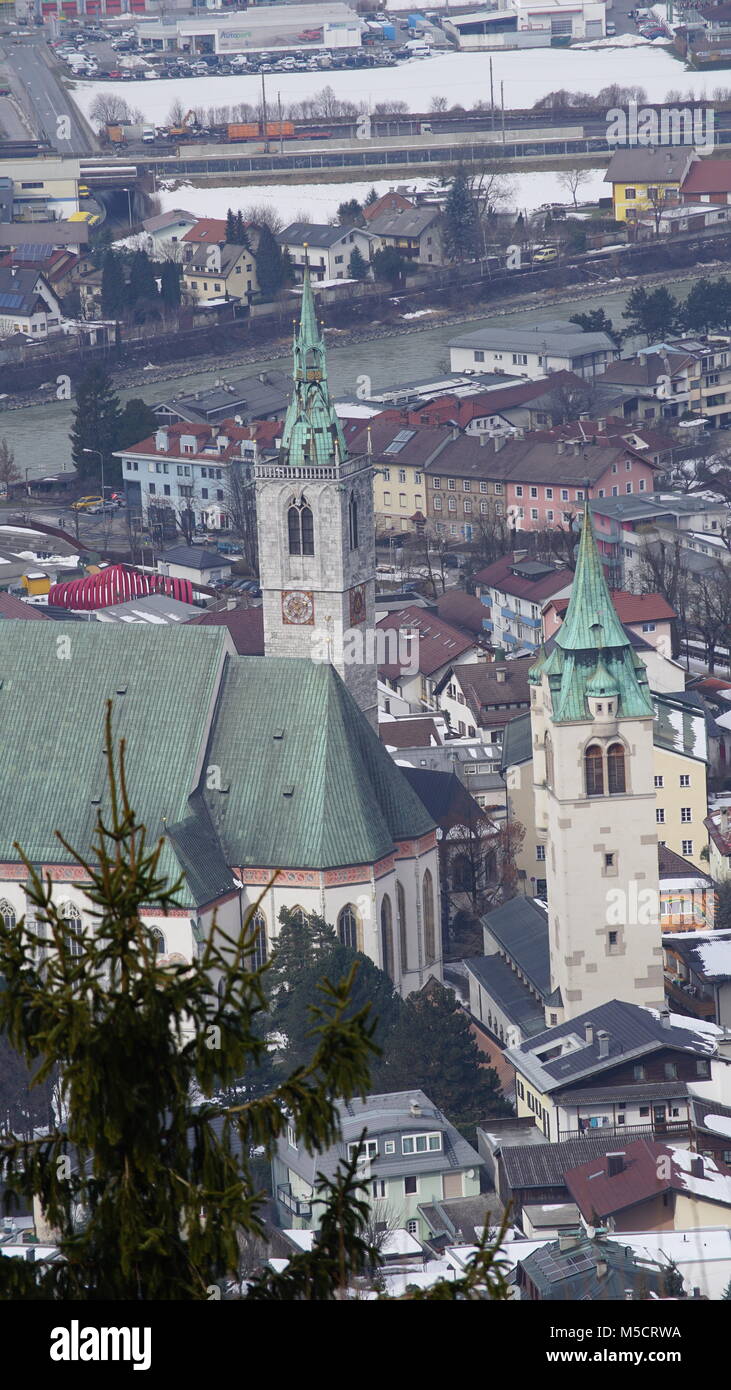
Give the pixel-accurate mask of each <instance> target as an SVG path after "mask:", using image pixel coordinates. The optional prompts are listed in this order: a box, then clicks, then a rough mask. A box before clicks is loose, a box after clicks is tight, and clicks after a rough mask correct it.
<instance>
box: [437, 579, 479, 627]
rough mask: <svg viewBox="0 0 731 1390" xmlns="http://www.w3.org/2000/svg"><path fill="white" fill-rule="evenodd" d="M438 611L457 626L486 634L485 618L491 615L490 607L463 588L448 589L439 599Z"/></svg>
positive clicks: (442, 616)
mask: <svg viewBox="0 0 731 1390" xmlns="http://www.w3.org/2000/svg"><path fill="white" fill-rule="evenodd" d="M437 613H438V614H439V616H440V618H445V619H446V621H447V622H448V623H454V625H455V627H460V628H463V629H464V630H465V631H466V632H468V633H474V634H477V633H480V634H481V635H482V636H483V637H484V635H485V627H484V619H485V618H489V617H490V609H489V607H488V605H487V604H485V603H482V602H481V600H480V599H479V598H475V597H474V596H473V595H472V594H465V593H463V592H462V590H461V589H448V590H447V592H446V594H442V596H441V598H439V599H437Z"/></svg>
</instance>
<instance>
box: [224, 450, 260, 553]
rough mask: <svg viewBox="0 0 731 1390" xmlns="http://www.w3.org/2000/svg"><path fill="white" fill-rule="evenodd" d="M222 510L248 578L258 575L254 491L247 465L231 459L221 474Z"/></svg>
mask: <svg viewBox="0 0 731 1390" xmlns="http://www.w3.org/2000/svg"><path fill="white" fill-rule="evenodd" d="M225 477H226V481H225V484H224V489H223V491H224V502H223V503H222V504H221V505H222V508H223V509H224V510H225V511H226V512H227V513H228V515H229V518H230V520H231V529H232V531H233V533H234V535H235V536H236V537H237V538H238V539H239V540H240V541H241V548H242V551H243V555H244V559H245V560H246V563H247V564H248V566H249V569H250V570H251V572H252V574H258V573H259V542H258V537H257V527H256V488H255V484H254V479H253V468H252V465H251V463H247V462H245V461H244V460H243V459H242V460H241V461H239V460H238V459H232V460H231V462H230V464H229V466H228V468H227V469H226V473H225Z"/></svg>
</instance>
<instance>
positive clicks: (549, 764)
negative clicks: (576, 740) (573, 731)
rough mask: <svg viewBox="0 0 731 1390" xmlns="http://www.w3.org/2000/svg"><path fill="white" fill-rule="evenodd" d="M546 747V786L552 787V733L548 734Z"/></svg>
mask: <svg viewBox="0 0 731 1390" xmlns="http://www.w3.org/2000/svg"><path fill="white" fill-rule="evenodd" d="M544 749H545V754H546V786H547V787H552V786H553V743H552V741H551V735H550V734H546V741H545V743H544Z"/></svg>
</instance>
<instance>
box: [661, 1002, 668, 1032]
mask: <svg viewBox="0 0 731 1390" xmlns="http://www.w3.org/2000/svg"><path fill="white" fill-rule="evenodd" d="M660 1027H661V1028H669V1027H670V1010H669V1009H668V1008H667V1006H666V1007H665V1008H662V1009H661V1010H660Z"/></svg>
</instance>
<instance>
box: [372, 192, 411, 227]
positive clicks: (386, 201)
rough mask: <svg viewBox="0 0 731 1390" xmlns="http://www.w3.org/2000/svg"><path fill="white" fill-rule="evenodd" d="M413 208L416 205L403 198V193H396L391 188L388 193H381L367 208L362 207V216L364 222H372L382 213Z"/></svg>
mask: <svg viewBox="0 0 731 1390" xmlns="http://www.w3.org/2000/svg"><path fill="white" fill-rule="evenodd" d="M413 207H416V204H415V203H413V202H412V201H411V199H410V198H405V197H404V195H403V193H397V192H396V189H395V188H392V189H391V190H390V191H389V192H388V193H382V194H381V196H380V198H377V199H376V201H375V203H370V204H369V206H368V207H364V208H363V216H364V217H365V220H366V222H372V221H373V218H374V217H380V215H381V213H382V212H394V211H398V209H399V208H402V209H403V210H404V211H405V210H406V209H407V208H413Z"/></svg>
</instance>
